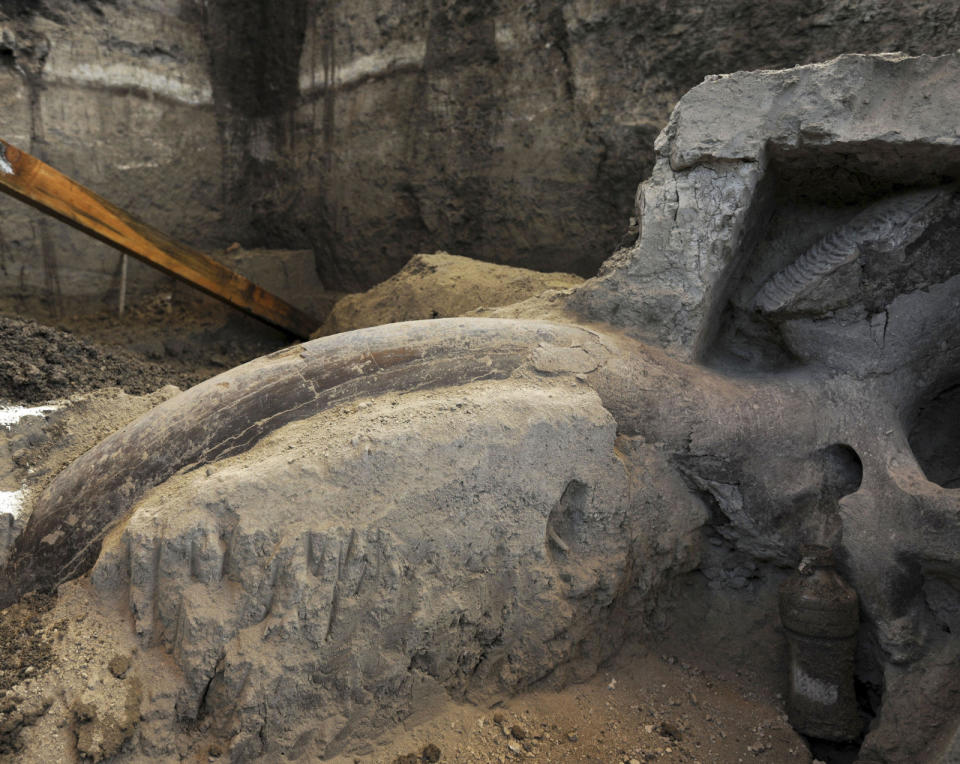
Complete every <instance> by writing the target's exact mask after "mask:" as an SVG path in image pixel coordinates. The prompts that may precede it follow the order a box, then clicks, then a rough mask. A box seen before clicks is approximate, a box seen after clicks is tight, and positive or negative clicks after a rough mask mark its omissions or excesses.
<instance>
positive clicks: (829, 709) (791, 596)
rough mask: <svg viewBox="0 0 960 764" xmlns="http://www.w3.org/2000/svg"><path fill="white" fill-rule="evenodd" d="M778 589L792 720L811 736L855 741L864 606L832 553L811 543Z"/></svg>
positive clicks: (858, 721) (860, 723) (859, 724)
mask: <svg viewBox="0 0 960 764" xmlns="http://www.w3.org/2000/svg"><path fill="white" fill-rule="evenodd" d="M801 551H802V554H803V558H802V560H801V562H800V566H799V568H798V569H797V572H796V573H795V574H794V575H793V576H791V577H790V578H789V579H787V581H785V582H784V584H783V586H782V587H781V588H780V620H781V621H782V622H783V626H784V628H785V629H786V632H787V641H788V642H789V643H790V695H789V699H788V703H787V712H788V714H789V717H790V724H792V725H793V728H794V729H795V730H797V731H798V732H800V733H802V734H804V735H808V736H809V737H816V738H822V739H824V740H833V741H837V742H844V741H851V740H856V739H857V738H858V737H859V736H860V732H861V731H862V729H863V720H862V719H861V717H860V713H859V711H858V710H857V699H856V694H855V690H854V686H853V667H854V654H855V652H856V647H857V629H858V628H859V625H860V608H859V604H858V600H857V593H856V592H855V591H854V590H853V589H852V588H851V587H850V586H849V585H848V584H847V583H846V582H845V581H844V580H843V579H842V578H841V577H840V575H839V574H838V573H837V571H836V570H835V569H834V559H833V553H832V552H831V551H830V550H829V549H827V548H826V547H821V546H809V547H804V548H803V549H802V550H801Z"/></svg>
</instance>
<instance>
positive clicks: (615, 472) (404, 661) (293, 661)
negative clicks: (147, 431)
mask: <svg viewBox="0 0 960 764" xmlns="http://www.w3.org/2000/svg"><path fill="white" fill-rule="evenodd" d="M451 425H454V426H451ZM615 430H616V425H615V422H614V420H613V418H612V417H611V416H610V414H609V412H607V411H606V410H605V409H604V408H603V406H602V405H601V404H600V401H599V398H598V397H597V396H596V394H595V393H594V392H592V391H591V390H590V389H589V388H587V387H586V386H585V385H583V384H582V383H577V382H576V381H575V380H572V379H569V378H564V379H562V380H558V381H556V382H550V381H549V380H543V381H540V382H532V381H531V382H522V383H519V384H516V385H509V386H504V385H502V384H498V383H476V384H472V385H465V386H462V387H458V388H456V389H453V390H440V391H436V392H433V393H423V394H408V395H400V396H397V397H392V396H386V397H383V398H379V399H373V400H370V401H363V402H361V403H359V404H357V405H356V407H353V406H351V407H349V408H346V409H341V410H333V411H329V412H327V413H324V414H320V415H317V416H315V417H313V418H311V419H308V420H305V421H303V422H299V423H296V424H292V425H289V426H287V427H285V428H283V429H282V430H280V431H278V432H276V433H275V434H274V435H272V436H270V437H268V438H266V439H265V440H263V441H262V442H261V443H260V444H258V445H257V446H255V447H254V448H253V449H251V450H250V451H249V452H248V453H246V454H244V455H243V456H240V457H237V458H235V459H229V460H226V461H223V462H220V463H218V464H216V465H215V466H214V467H211V468H208V469H206V470H203V469H201V470H195V471H193V472H189V473H186V474H184V475H182V476H180V477H178V478H175V479H173V480H171V481H168V482H167V483H165V484H163V485H162V486H161V487H158V488H157V489H155V490H154V491H152V492H151V493H150V494H148V495H147V496H146V497H145V498H144V500H143V501H141V502H140V503H139V505H138V506H137V508H136V510H135V511H134V512H133V514H132V515H131V516H130V519H129V520H128V521H127V523H126V524H125V527H123V529H122V530H118V531H117V532H116V533H115V534H113V535H112V536H111V537H110V538H108V540H107V541H106V542H105V544H104V548H103V552H102V553H101V556H100V559H99V561H98V563H97V565H96V567H95V569H94V571H93V582H94V585H95V587H96V588H97V590H98V591H99V592H100V593H101V594H102V595H103V596H105V597H109V598H114V597H122V598H127V597H129V601H130V606H131V609H132V613H133V617H134V624H135V629H136V633H137V635H138V638H139V641H140V644H141V646H142V647H143V648H149V647H156V646H162V647H164V648H166V649H167V650H169V651H170V652H171V654H172V655H173V657H174V660H175V661H176V663H177V665H178V666H179V668H180V669H181V670H182V671H183V675H184V682H183V689H182V691H181V693H180V695H179V697H178V699H177V703H176V706H177V712H178V716H179V717H181V718H185V719H194V718H197V717H198V716H199V715H203V716H211V717H212V718H213V719H214V724H215V725H218V726H219V727H220V728H222V729H234V730H236V729H239V730H240V737H239V738H237V737H235V738H234V740H233V748H232V751H233V755H234V757H235V758H236V757H240V758H244V757H249V756H252V755H255V754H273V755H277V754H279V753H280V752H283V751H289V750H291V749H292V747H293V746H294V744H298V745H303V744H304V740H306V739H307V738H309V739H310V741H311V742H312V743H313V744H316V745H319V746H320V747H321V748H325V750H326V751H327V753H328V754H329V753H334V752H336V751H337V750H339V749H342V748H343V747H344V746H346V745H348V744H349V743H350V742H351V741H356V739H357V738H362V737H363V736H364V735H370V734H372V733H375V732H376V731H377V730H378V729H382V728H383V727H384V726H385V725H386V724H387V723H388V722H389V721H390V720H393V719H397V718H403V717H405V716H407V715H409V714H410V712H411V710H412V706H413V704H414V703H415V702H416V701H417V699H418V698H420V697H423V696H424V694H430V693H437V692H444V691H445V692H448V693H450V694H451V695H452V696H454V697H463V696H466V697H468V698H471V699H474V700H479V699H480V698H482V697H486V696H487V695H488V694H489V693H490V692H494V693H496V692H511V691H515V690H517V689H519V688H521V687H524V686H526V685H529V684H530V683H532V682H534V681H536V680H539V679H541V678H543V677H546V676H548V675H551V676H552V681H555V682H562V681H563V680H564V677H570V676H574V677H575V676H577V675H578V672H581V673H580V674H579V675H588V674H590V673H592V672H593V670H595V667H596V665H597V663H598V662H599V661H602V660H603V659H604V658H605V657H607V656H608V655H609V654H610V652H611V649H612V647H613V644H614V642H615V640H611V637H610V635H611V633H613V632H616V631H617V630H618V629H619V628H622V627H623V624H621V625H619V626H618V625H617V624H616V623H615V622H613V621H612V620H611V616H612V613H613V606H614V604H615V602H616V601H617V599H618V598H619V597H621V596H622V594H623V592H625V591H626V590H627V589H629V588H630V587H631V586H632V585H635V584H636V582H635V581H631V575H635V574H632V573H631V571H632V570H633V564H632V562H631V561H632V560H635V559H636V560H642V568H643V572H642V574H641V579H642V584H641V586H640V591H639V592H638V593H639V595H640V596H639V599H640V600H642V601H646V602H647V604H648V605H649V604H651V603H652V602H653V601H655V598H656V596H657V593H658V590H659V588H660V585H661V580H662V578H663V576H664V575H667V574H669V573H671V572H673V573H675V572H677V571H679V570H684V569H688V568H689V567H691V566H693V565H695V564H696V561H697V557H696V552H695V548H694V546H693V545H692V537H691V533H692V532H693V531H694V529H695V528H697V527H698V526H699V525H700V524H701V523H702V522H703V517H704V515H703V513H704V510H703V507H702V505H701V504H700V503H699V502H698V501H697V500H696V499H693V498H692V497H689V498H688V499H686V500H683V499H682V498H681V501H680V502H679V503H678V502H675V501H674V500H673V499H674V498H676V496H671V495H670V493H669V492H666V493H665V492H664V486H663V485H661V486H654V485H651V484H649V483H638V482H637V481H636V479H635V476H634V475H633V472H634V468H633V467H632V466H631V464H630V462H629V461H627V460H625V459H623V457H622V456H620V455H619V454H618V452H617V451H616V450H615V443H616V431H615ZM427 465H429V468H427ZM664 474H665V475H666V472H665V473H664ZM681 495H682V494H681ZM304 736H307V737H304ZM264 741H268V742H266V743H265V742H264ZM264 746H266V747H264Z"/></svg>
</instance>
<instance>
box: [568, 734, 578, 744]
mask: <svg viewBox="0 0 960 764" xmlns="http://www.w3.org/2000/svg"><path fill="white" fill-rule="evenodd" d="M579 739H580V736H579V735H578V734H577V733H576V732H568V733H567V740H569V741H570V742H571V743H576V742H577V741H578V740H579Z"/></svg>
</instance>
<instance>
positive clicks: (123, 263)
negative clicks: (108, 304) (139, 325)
mask: <svg viewBox="0 0 960 764" xmlns="http://www.w3.org/2000/svg"><path fill="white" fill-rule="evenodd" d="M126 307H127V256H126V254H123V255H120V304H119V305H117V315H118V316H120V318H123V309H124V308H126Z"/></svg>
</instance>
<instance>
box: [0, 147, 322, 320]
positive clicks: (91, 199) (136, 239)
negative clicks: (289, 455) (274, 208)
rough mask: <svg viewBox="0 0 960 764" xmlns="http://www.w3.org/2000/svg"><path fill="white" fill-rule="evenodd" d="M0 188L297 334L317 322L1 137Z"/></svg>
mask: <svg viewBox="0 0 960 764" xmlns="http://www.w3.org/2000/svg"><path fill="white" fill-rule="evenodd" d="M0 190H2V191H5V192H6V193H8V194H10V195H11V196H13V197H15V198H17V199H19V200H20V201H23V202H26V203H27V204H29V205H31V206H33V207H36V208H37V209H39V210H41V211H42V212H45V213H47V214H48V215H52V216H53V217H55V218H57V219H59V220H62V221H63V222H64V223H67V224H68V225H71V226H73V227H74V228H77V229H79V230H80V231H83V232H84V233H86V234H89V235H90V236H92V237H94V238H95V239H98V240H100V241H102V242H105V243H106V244H109V245H110V246H111V247H114V248H116V249H118V250H120V251H121V252H123V253H124V254H127V255H131V256H133V257H135V258H137V259H138V260H142V261H144V262H145V263H147V264H149V265H152V266H153V267H155V268H158V269H160V270H161V271H163V272H164V273H167V274H169V275H171V276H174V277H176V278H178V279H180V280H182V281H185V282H187V283H188V284H190V285H191V286H194V287H196V288H197V289H201V290H202V291H204V292H206V293H207V294H209V295H212V296H213V297H216V298H217V299H219V300H222V301H223V302H225V303H227V304H229V305H232V306H233V307H235V308H239V309H240V310H242V311H244V312H245V313H249V314H250V315H251V316H254V317H255V318H258V319H260V320H261V321H265V322H266V323H268V324H272V325H273V326H276V327H278V328H280V329H283V330H285V331H287V332H289V333H290V334H292V335H294V336H295V337H299V338H300V339H306V338H308V337H309V336H310V334H311V332H313V330H314V329H316V328H317V326H318V325H319V323H318V322H317V321H316V320H315V319H313V318H311V317H310V316H308V315H307V314H306V313H303V312H302V311H300V310H298V309H297V308H295V307H293V306H292V305H289V304H287V303H286V302H284V301H283V300H281V299H280V298H279V297H276V296H275V295H273V294H270V293H269V292H267V291H266V290H265V289H262V288H260V287H258V286H257V285H256V284H254V283H253V282H252V281H250V280H249V279H246V278H244V277H243V276H241V275H240V274H238V273H235V272H233V271H231V270H230V269H229V268H227V267H226V266H224V265H221V264H220V263H218V262H217V261H216V260H213V259H211V258H210V257H208V256H207V255H205V254H203V253H202V252H199V251H198V250H195V249H192V248H190V247H187V246H185V245H183V244H180V243H179V242H176V241H174V240H173V239H171V238H170V237H168V236H166V235H164V234H163V233H161V232H160V231H158V230H157V229H155V228H153V227H151V226H149V225H147V224H146V223H143V222H141V221H139V220H137V219H135V218H134V217H133V216H131V215H129V214H128V213H126V212H124V211H123V210H122V209H120V208H119V207H116V206H115V205H113V204H111V203H110V202H108V201H107V200H106V199H103V198H101V197H99V196H97V195H96V194H95V193H94V192H93V191H90V190H89V189H87V188H84V187H83V186H81V185H80V184H79V183H76V182H75V181H73V180H71V179H70V178H68V177H67V176H65V175H63V174H62V173H60V172H57V170H54V169H53V168H52V167H50V166H49V165H47V164H45V163H43V162H41V161H40V160H39V159H37V158H36V157H34V156H31V155H30V154H27V153H26V152H24V151H20V150H19V149H17V148H15V147H14V146H11V145H10V144H9V143H6V142H5V141H2V140H0Z"/></svg>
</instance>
